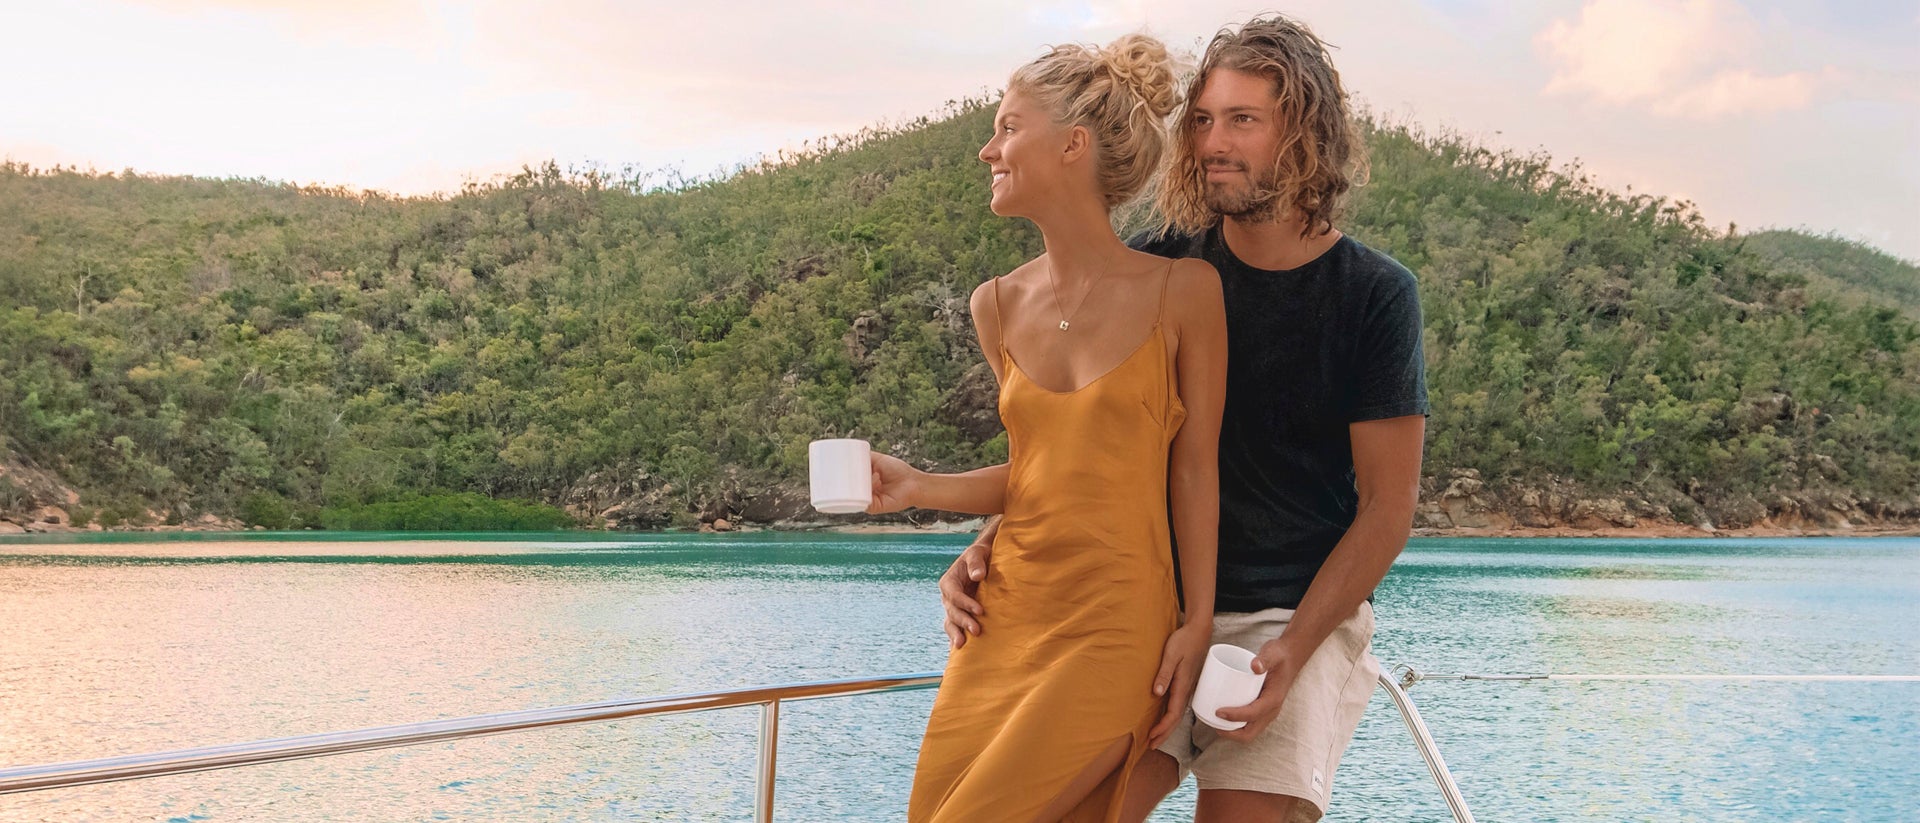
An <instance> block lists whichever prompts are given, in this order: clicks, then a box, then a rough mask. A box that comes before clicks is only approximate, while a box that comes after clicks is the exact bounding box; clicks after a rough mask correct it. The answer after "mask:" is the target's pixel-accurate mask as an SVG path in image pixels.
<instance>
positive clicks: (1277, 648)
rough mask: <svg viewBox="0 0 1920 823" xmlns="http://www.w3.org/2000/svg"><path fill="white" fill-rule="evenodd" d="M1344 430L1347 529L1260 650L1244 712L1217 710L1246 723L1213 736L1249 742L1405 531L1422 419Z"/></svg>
mask: <svg viewBox="0 0 1920 823" xmlns="http://www.w3.org/2000/svg"><path fill="white" fill-rule="evenodd" d="M1348 431H1349V432H1350V433H1351V435H1352V439H1353V473H1354V483H1355V485H1356V487H1357V488H1358V490H1359V492H1360V508H1359V511H1358V512H1357V513H1356V514H1355V516H1354V519H1353V526H1352V527H1351V528H1349V529H1347V533H1346V536H1344V537H1342V538H1340V542H1339V544H1338V545H1336V546H1334V549H1333V553H1332V554H1331V555H1329V556H1328V557H1327V562H1326V564H1325V565H1323V566H1321V567H1320V571H1319V573H1318V574H1316V575H1314V577H1313V583H1311V584H1310V585H1308V586H1307V593H1306V596H1304V597H1302V598H1301V599H1300V607H1299V608H1297V609H1295V610H1294V613H1293V619H1292V620H1291V621H1289V622H1288V623H1287V628H1286V630H1285V631H1283V632H1281V633H1280V636H1279V637H1277V638H1274V639H1273V640H1270V641H1267V644H1266V645H1265V646H1262V647H1261V649H1260V655H1259V657H1258V658H1257V659H1255V661H1254V664H1253V665H1254V669H1255V670H1256V671H1264V672H1267V673H1268V674H1267V682H1266V685H1265V686H1263V687H1262V688H1261V690H1260V697H1259V698H1258V699H1256V700H1254V701H1253V703H1251V704H1249V705H1247V706H1238V707H1230V708H1224V709H1221V710H1220V711H1219V715H1220V718H1221V719H1222V720H1245V721H1247V725H1246V726H1244V727H1242V728H1240V729H1237V730H1235V731H1230V732H1221V733H1220V736H1221V737H1225V738H1227V739H1230V740H1241V741H1248V740H1252V739H1253V738H1254V737H1255V736H1256V735H1258V734H1259V733H1260V732H1261V731H1262V730H1263V729H1265V728H1266V726H1267V724H1268V723H1270V722H1272V721H1273V718H1274V717H1276V716H1278V715H1279V714H1280V705H1281V703H1283V702H1284V701H1285V700H1286V697H1287V690H1288V689H1290V688H1292V686H1293V680H1294V678H1295V677H1297V676H1298V675H1299V673H1300V669H1301V667H1303V666H1305V665H1306V664H1307V658H1309V657H1312V656H1313V653H1314V651H1315V650H1316V649H1319V648H1320V644H1321V643H1323V642H1325V641H1326V639H1327V636H1328V635H1331V634H1333V630H1334V629H1335V628H1337V627H1338V626H1339V625H1340V623H1341V621H1343V620H1346V619H1347V618H1348V617H1350V616H1352V614H1353V613H1354V611H1356V610H1357V609H1359V608H1360V604H1361V603H1362V602H1364V601H1365V600H1366V599H1367V597H1368V596H1369V595H1371V594H1373V590H1374V589H1375V588H1376V587H1378V586H1379V585H1380V581H1381V580H1383V579H1385V578H1386V576H1387V570H1388V569H1389V568H1391V567H1392V566H1393V561H1394V559H1395V558H1397V557H1399V556H1400V551H1401V549H1404V548H1406V545H1407V538H1408V537H1409V536H1410V535H1412V533H1413V510H1414V507H1415V506H1416V505H1417V504H1418V502H1419V497H1420V458H1421V452H1422V446H1423V445H1424V443H1425V441H1426V433H1427V419H1426V417H1425V416H1422V415H1409V416H1406V417H1395V418H1391V419H1387V420H1369V421H1366V422H1363V423H1354V424H1351V425H1350V426H1349V427H1348Z"/></svg>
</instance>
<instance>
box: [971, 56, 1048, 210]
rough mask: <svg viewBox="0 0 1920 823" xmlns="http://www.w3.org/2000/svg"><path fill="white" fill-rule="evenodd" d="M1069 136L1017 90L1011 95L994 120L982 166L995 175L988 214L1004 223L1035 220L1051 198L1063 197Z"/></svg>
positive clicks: (1008, 91)
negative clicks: (1038, 209)
mask: <svg viewBox="0 0 1920 823" xmlns="http://www.w3.org/2000/svg"><path fill="white" fill-rule="evenodd" d="M1067 137H1068V130H1067V129H1066V128H1063V127H1061V126H1060V125H1058V124H1056V123H1054V122H1053V118H1052V117H1050V116H1048V114H1047V112H1046V111H1044V110H1042V109H1041V107H1040V106H1039V105H1038V104H1037V103H1035V102H1034V100H1033V98H1031V97H1029V96H1028V95H1027V94H1026V93H1024V92H1022V91H1021V90H1019V89H1017V88H1016V89H1008V90H1007V93H1006V96H1004V97H1001V98H1000V110H999V111H998V112H996V113H995V114H994V117H993V139H991V140H988V141H987V144H986V145H985V146H982V147H981V148H980V160H981V162H983V163H986V164H987V168H988V169H989V170H990V171H991V172H992V174H993V183H992V188H991V189H989V191H990V192H991V198H992V199H991V200H989V201H988V208H991V209H993V213H994V214H997V215H1000V216H1001V217H1031V216H1032V209H1033V207H1034V205H1035V204H1036V203H1038V202H1039V201H1040V199H1041V198H1043V197H1045V196H1046V193H1047V192H1056V193H1057V192H1059V191H1061V188H1060V184H1061V183H1062V182H1064V181H1063V179H1062V178H1063V177H1064V173H1063V170H1064V163H1063V159H1062V158H1063V156H1064V152H1065V150H1066V147H1067V142H1068V140H1067Z"/></svg>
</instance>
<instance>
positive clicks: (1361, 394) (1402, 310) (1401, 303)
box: [1347, 264, 1429, 423]
mask: <svg viewBox="0 0 1920 823" xmlns="http://www.w3.org/2000/svg"><path fill="white" fill-rule="evenodd" d="M1420 338H1421V331H1420V288H1419V284H1418V283H1417V282H1416V281H1415V280H1414V277H1413V273H1412V272H1410V271H1407V270H1406V268H1404V267H1402V266H1400V265H1398V264H1389V265H1388V270H1387V271H1384V272H1381V276H1380V277H1379V279H1378V280H1377V281H1376V284H1375V286H1374V288H1373V289H1372V293H1371V294H1370V295H1369V297H1368V300H1367V305H1366V306H1365V307H1364V309H1363V316H1362V319H1361V326H1360V340H1359V344H1358V347H1357V348H1356V349H1355V351H1354V363H1353V369H1354V371H1353V374H1354V381H1353V383H1352V386H1353V391H1352V396H1351V397H1350V398H1349V401H1348V404H1347V421H1348V422H1350V423H1361V422H1365V421H1368V420H1386V419H1389V418H1394V417H1406V416H1409V415H1415V414H1420V415H1424V414H1426V413H1427V411H1428V408H1429V407H1428V405H1427V368H1426V356H1425V353H1424V352H1423V351H1422V347H1421V342H1420Z"/></svg>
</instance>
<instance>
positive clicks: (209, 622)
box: [0, 534, 1920, 821]
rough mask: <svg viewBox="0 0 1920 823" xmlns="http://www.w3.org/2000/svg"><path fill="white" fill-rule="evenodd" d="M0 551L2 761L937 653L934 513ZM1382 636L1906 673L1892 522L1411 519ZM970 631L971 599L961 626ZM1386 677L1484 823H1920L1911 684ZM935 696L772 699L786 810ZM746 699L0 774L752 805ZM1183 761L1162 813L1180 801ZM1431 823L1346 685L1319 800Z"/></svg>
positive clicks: (1634, 667) (321, 804)
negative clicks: (75, 771) (1358, 713)
mask: <svg viewBox="0 0 1920 823" xmlns="http://www.w3.org/2000/svg"><path fill="white" fill-rule="evenodd" d="M357 537H360V538H362V539H357V540H353V541H327V542H313V539H312V535H265V536H259V535H247V536H243V537H240V538H235V537H232V536H219V537H217V538H211V539H210V538H208V537H206V536H190V537H182V538H176V539H168V540H166V541H164V542H152V541H153V540H154V539H155V536H154V535H137V536H127V535H115V536H111V537H108V538H106V539H95V540H90V541H88V542H86V543H83V544H74V543H62V542H52V541H47V540H22V539H18V538H15V539H11V540H7V541H5V542H0V765H23V764H28V763H44V762H53V761H60V760H71V759H82V758H92V757H104V756H110V755H116V754H129V753H135V752H144V751H157V750H165V749H173V748H183V747H189V746H199V745H209V744H216V743H226V742H236V741H242V740H252V739H259V738H269V737H280V736H288V735H296V734H307V733H313V732H320V731H331V730H341V729H350V728H360V727H366V726H377V725H386V724H391V723H399V722H411V721H418V720H427V719H432V718H442V717H456V716H462V715H469V714H481V713H488V712H498V711H509V710H515V709H525V708H534V707H542V706H552V705H563V704H571V703H582V702H589V701H595V700H602V699H607V698H612V697H619V696H636V695H649V694H669V693H675V692H684V691H695V690H707V689H718V688H727V687H737V686H746V685H759V684H769V683H780V682H792V681H801V680H815V679H831V678H840V677H849V676H856V675H865V674H881V673H897V672H909V671H926V670H937V669H939V668H940V666H941V665H942V662H943V660H944V657H945V643H944V638H943V637H942V636H941V634H940V632H939V627H938V623H937V620H938V614H939V613H938V608H939V606H938V595H937V593H936V592H935V590H934V586H933V581H934V579H935V578H936V577H937V576H938V574H939V573H940V571H941V570H942V569H944V568H945V566H946V564H947V562H948V561H949V560H950V559H951V557H952V556H953V554H954V553H955V552H956V551H957V550H958V548H959V547H960V545H961V544H962V543H963V542H964V540H965V538H964V537H953V536H946V537H920V536H909V537H902V536H846V535H791V534H777V535H776V534H756V535H728V536H692V535H689V536H641V537H635V536H611V535H606V536H603V535H572V534H568V535H536V536H532V537H529V536H527V535H508V536H478V535H461V536H454V537H455V539H453V540H445V539H442V540H438V541H431V542H422V541H418V540H401V539H398V537H399V536H395V535H371V536H357ZM1376 607H1377V612H1378V615H1379V624H1380V629H1379V634H1378V635H1377V636H1376V638H1375V650H1376V654H1377V655H1378V656H1379V657H1380V659H1381V660H1382V661H1383V662H1384V663H1387V664H1389V665H1392V664H1396V663H1411V664H1414V665H1416V666H1417V667H1419V668H1420V669H1421V670H1423V671H1428V672H1475V673H1496V672H1498V673H1507V672H1542V671H1554V672H1564V673H1651V672H1659V673H1780V674H1817V673H1844V674H1920V636H1917V635H1916V633H1915V632H1914V631H1913V629H1912V626H1913V624H1914V623H1915V622H1916V618H1920V540H1911V539H1895V538H1882V539H1831V540H1829V539H1791V540H1713V541H1684V540H1510V539H1501V540H1466V539H1446V540H1422V541H1416V542H1415V544H1414V545H1413V546H1412V547H1410V548H1409V549H1408V551H1407V553H1406V554H1405V555H1404V556H1403V557H1402V559H1401V561H1400V563H1399V564H1397V565H1396V566H1395V568H1394V571H1393V573H1392V574H1391V575H1390V576H1389V577H1388V579H1387V581H1386V583H1385V584H1384V585H1383V586H1382V587H1381V589H1380V591H1379V595H1378V597H1377V598H1376ZM989 631H991V624H989ZM1412 696H1413V698H1414V699H1415V701H1416V702H1417V703H1418V704H1419V705H1420V707H1421V710H1422V712H1423V713H1424V714H1425V715H1426V719H1427V722H1428V724H1429V725H1430V727H1431V728H1432V729H1433V732H1434V734H1435V736H1436V737H1437V738H1438V740H1439V742H1440V744H1441V746H1442V749H1443V751H1444V752H1445V755H1446V757H1447V760H1448V762H1449V764H1450V765H1452V767H1453V769H1454V772H1455V774H1456V775H1457V776H1458V778H1459V781H1460V785H1461V788H1462V790H1463V792H1464V793H1465V795H1466V797H1467V800H1468V801H1469V803H1470V804H1471V805H1472V806H1473V808H1474V811H1475V813H1476V814H1477V815H1478V817H1479V819H1481V820H1483V821H1504V820H1528V821H1533V820H1539V821H1603V820H1605V821H1613V820H1647V819H1662V820H1861V821H1909V820H1914V819H1917V818H1920V813H1917V812H1920V800H1916V798H1920V769H1916V768H1915V767H1916V764H1920V684H1914V683H1820V684H1807V683H1619V682H1605V683H1457V682H1451V683H1450V682H1428V683H1422V684H1420V685H1419V686H1417V687H1416V688H1415V689H1414V690H1413V692H1412ZM930 704H931V693H928V692H917V693H909V694H894V695H876V696H867V697H859V698H850V699H844V700H834V701H818V702H812V703H800V704H793V705H790V706H788V707H787V708H786V709H785V710H784V712H783V717H782V738H781V750H780V767H781V772H780V782H779V785H778V789H777V792H778V798H779V815H778V819H780V820H783V821H804V820H896V819H899V818H900V817H901V811H902V809H903V808H904V804H905V798H906V794H907V789H908V784H909V782H910V779H911V775H912V764H913V754H914V752H915V750H916V746H917V743H918V738H919V733H920V731H921V728H922V725H923V724H924V722H925V718H926V712H927V709H928V707H929V705H930ZM757 724H758V715H757V712H755V711H752V710H734V711H724V712H709V713H705V714H700V715H692V716H687V717H681V718H667V719H651V720H636V721H627V722H621V723H612V724H603V725H597V726H590V727H579V728H573V729H563V730H553V731H540V732H530V733H523V734H515V735H507V736H502V737H493V738H486V739H482V740H474V741H463V742H460V743H452V744H440V745H434V746H423V747H416V748H411V749H403V750H394V751H388V752H376V753H370V754H364V755H351V756H345V757H338V758H328V759H323V760H314V761H304V762H299V763H286V764H276V765H273V766H266V767H258V768H252V769H239V770H229V771H224V772H210V773H203V774H193V775H182V776H177V777H170V778H160V779H153V780H146V781H137V782H132V783H123V784H116V785H110V786H94V787H83V788H77V789H67V790H59V791H49V792H39V793H33V794H27V795H11V796H5V797H0V821H16V820H19V821H27V820H34V821H37V820H62V821H66V820H75V821H82V820H102V821H105V820H113V821H119V820H235V821H238V820H435V819H440V820H500V819H513V820H660V821H687V820H694V821H703V820H749V819H751V813H750V809H751V805H752V798H753V780H752V770H753V758H754V753H755V734H756V730H757ZM1191 803H1192V794H1191V786H1190V785H1189V786H1188V787H1186V788H1184V789H1183V790H1182V792H1181V793H1180V794H1177V795H1175V796H1174V797H1173V798H1172V799H1170V800H1169V801H1168V803H1167V804H1166V805H1165V806H1164V807H1163V808H1162V810H1161V812H1160V813H1159V814H1158V815H1157V816H1156V817H1155V818H1154V819H1155V820H1156V821H1173V820H1185V819H1188V814H1186V812H1187V811H1188V810H1190V809H1191ZM1445 818H1446V811H1445V808H1444V806H1443V805H1442V804H1441V803H1440V801H1439V797H1438V794H1437V793H1436V792H1435V790H1434V788H1433V785H1432V783H1431V781H1430V780H1429V779H1428V778H1427V776H1426V773H1425V770H1424V767H1423V766H1422V765H1421V764H1420V762H1419V760H1418V758H1417V756H1416V755H1415V754H1414V752H1413V750H1412V748H1411V746H1410V744H1409V742H1408V738H1407V735H1406V732H1405V730H1404V729H1403V728H1402V727H1401V726H1400V722H1399V719H1398V716H1397V715H1396V714H1395V713H1394V712H1393V710H1392V708H1391V706H1390V704H1388V703H1387V702H1386V700H1385V698H1384V697H1376V699H1375V702H1374V704H1373V705H1372V706H1371V707H1370V708H1369V710H1368V715H1367V718H1366V720H1365V722H1364V723H1363V725H1362V727H1361V729H1360V731H1359V733H1358V735H1357V736H1356V739H1355V741H1354V744H1353V747H1352V748H1351V749H1350V750H1349V752H1348V755H1347V758H1346V760H1345V761H1344V762H1343V763H1342V766H1341V768H1340V771H1339V773H1338V774H1337V775H1336V777H1335V803H1334V808H1333V810H1332V812H1331V814H1330V815H1329V816H1328V819H1329V820H1340V821H1358V820H1442V819H1445Z"/></svg>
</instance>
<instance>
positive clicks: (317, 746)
mask: <svg viewBox="0 0 1920 823" xmlns="http://www.w3.org/2000/svg"><path fill="white" fill-rule="evenodd" d="M939 685H940V673H939V672H923V673H920V674H902V675H892V676H888V677H863V678H855V679H851V680H829V681H823V682H818V683H796V684H791V685H785V686H764V687H757V688H751V689H734V690H730V691H719V692H705V693H700V694H682V695H669V696H666V697H640V698H632V699H625V700H609V701H605V702H601V703H587V704H583V705H578V706H560V707H557V708H549V709H531V710H528V711H519V712H505V713H501V714H484V715H478V716H475V717H461V718H456V719H452V720H432V721H428V722H425V723H408V724H405V725H400V726H381V727H378V728H371V729H359V730H356V731H348V732H331V733H327V734H313V735H306V736H303V737H284V738H280V739H277V740H260V741H255V742H252V743H235V744H231V745H226V746H207V747H204V748H198V749H181V750H179V751H171V752H160V753H157V754H136V755H127V756H124V757H108V758H103V759H100V760H82V761H77V762H72V763H54V764H51V765H45V766H22V767H14V768H7V769H0V794H10V793H14V792H30V791H38V790H41V789H57V788H63V787H67V786H85V785H88V784H92V783H109V782H113V781H119V780H135V779H138V778H142V777H160V776H163V775H172V774H185V773H187V772H198V771H207V770H211V769H228V768H233V767H236V766H257V765H260V764H263V763H279V762H283V761H287V760H302V759H305V758H309V757H326V756H329V755H336V754H349V753H352V752H366V751H373V750H376V749H389V748H394V747H396V746H416V745H420V744H423V743H442V742H446V741H451V740H465V739H468V738H474V737H485V736H487V735H494V734H502V733H505V732H519V731H527V730H529V729H543V728H551V727H555V726H571V725H574V724H578V723H599V722H604V721H608V720H624V719H626V718H630V717H648V716H658V715H668V714H687V713H690V712H703V711H710V710H713V709H726V708H733V707H736V706H760V707H761V712H762V715H761V721H760V769H759V779H760V786H759V791H758V796H757V798H756V805H757V806H758V807H759V819H760V820H763V821H765V820H771V819H772V809H773V771H774V751H775V747H776V746H777V745H778V738H779V731H780V704H781V703H782V702H785V701H791V700H813V699H817V698H823V697H849V696H852V695H857V694H877V693H883V692H898V691H912V690H916V689H931V688H935V687H937V686H939Z"/></svg>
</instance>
